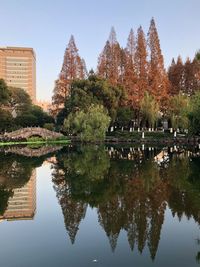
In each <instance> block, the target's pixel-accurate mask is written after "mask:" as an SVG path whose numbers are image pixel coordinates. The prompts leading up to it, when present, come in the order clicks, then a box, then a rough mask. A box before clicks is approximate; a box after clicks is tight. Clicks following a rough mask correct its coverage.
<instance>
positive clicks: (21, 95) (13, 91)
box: [8, 87, 32, 115]
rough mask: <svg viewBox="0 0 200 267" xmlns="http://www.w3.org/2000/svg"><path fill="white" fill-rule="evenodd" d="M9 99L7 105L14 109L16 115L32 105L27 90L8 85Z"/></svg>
mask: <svg viewBox="0 0 200 267" xmlns="http://www.w3.org/2000/svg"><path fill="white" fill-rule="evenodd" d="M8 89H9V93H10V99H9V107H10V108H11V110H15V112H16V113H17V115H20V114H22V113H23V112H26V111H27V110H28V109H30V107H31V105H32V101H31V98H30V96H29V94H27V92H26V91H25V90H23V89H21V88H15V87H9V88H8Z"/></svg>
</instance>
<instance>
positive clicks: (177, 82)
mask: <svg viewBox="0 0 200 267" xmlns="http://www.w3.org/2000/svg"><path fill="white" fill-rule="evenodd" d="M198 57H199V56H198V53H196V55H195V58H194V59H193V60H191V59H190V58H187V59H186V61H185V63H183V62H182V59H181V57H180V56H179V57H178V59H177V62H175V61H174V60H173V61H172V64H171V66H170V67H169V70H168V77H169V81H170V95H176V94H179V93H182V94H185V95H187V96H191V95H194V94H195V92H196V91H197V90H199V88H200V61H199V59H198Z"/></svg>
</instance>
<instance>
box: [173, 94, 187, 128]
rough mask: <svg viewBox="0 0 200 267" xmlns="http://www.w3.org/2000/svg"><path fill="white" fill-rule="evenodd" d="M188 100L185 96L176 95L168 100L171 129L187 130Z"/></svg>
mask: <svg viewBox="0 0 200 267" xmlns="http://www.w3.org/2000/svg"><path fill="white" fill-rule="evenodd" d="M188 109H189V99H188V97H187V96H185V95H182V94H178V95H175V96H172V97H171V98H170V99H169V110H168V113H169V118H170V120H171V124H172V128H174V129H177V128H180V129H187V128H188Z"/></svg>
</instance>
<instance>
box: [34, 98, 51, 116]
mask: <svg viewBox="0 0 200 267" xmlns="http://www.w3.org/2000/svg"><path fill="white" fill-rule="evenodd" d="M36 105H37V106H39V107H41V108H42V109H43V110H44V111H45V112H47V113H50V111H51V107H52V105H51V103H50V102H49V101H42V100H38V101H37V102H36Z"/></svg>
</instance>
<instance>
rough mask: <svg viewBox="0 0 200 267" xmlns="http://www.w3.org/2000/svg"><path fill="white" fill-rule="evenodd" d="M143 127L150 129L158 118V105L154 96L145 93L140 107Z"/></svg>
mask: <svg viewBox="0 0 200 267" xmlns="http://www.w3.org/2000/svg"><path fill="white" fill-rule="evenodd" d="M140 110H141V114H142V120H143V125H144V126H148V127H150V128H152V127H154V126H155V123H156V121H157V119H158V117H159V104H158V102H157V101H156V100H155V98H154V96H152V95H151V94H149V93H148V92H145V94H144V97H143V99H142V101H141V106H140Z"/></svg>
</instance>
